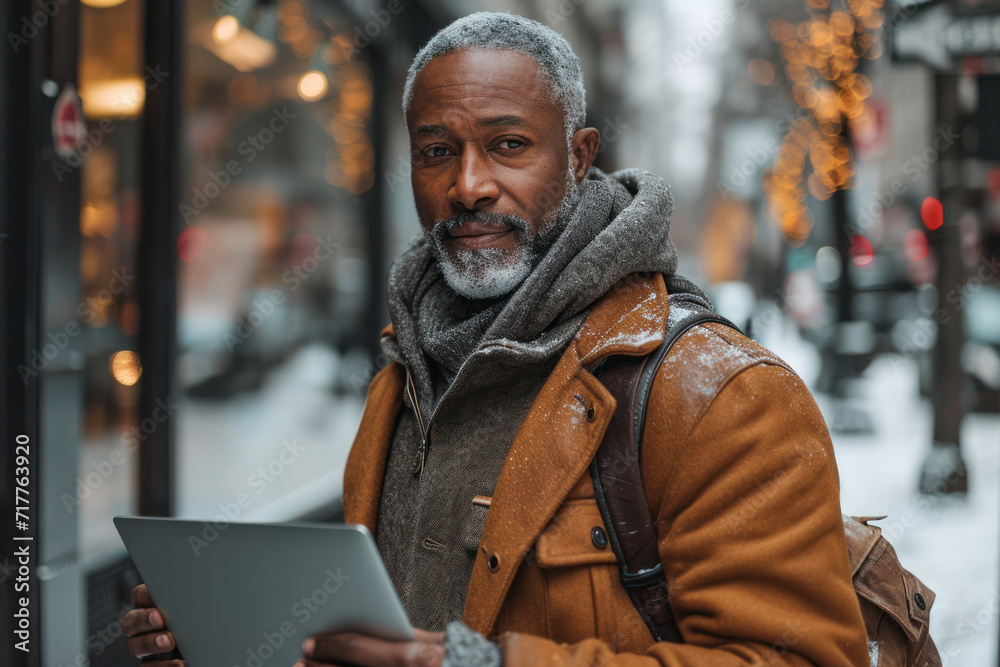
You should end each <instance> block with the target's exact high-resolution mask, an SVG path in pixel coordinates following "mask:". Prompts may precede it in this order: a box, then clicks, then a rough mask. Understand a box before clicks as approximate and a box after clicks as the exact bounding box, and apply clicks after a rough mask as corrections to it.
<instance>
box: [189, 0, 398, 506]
mask: <svg viewBox="0 0 1000 667" xmlns="http://www.w3.org/2000/svg"><path fill="white" fill-rule="evenodd" d="M350 28H351V24H350V23H349V22H348V21H347V20H346V18H345V17H342V16H340V15H338V14H336V13H335V12H334V10H332V9H330V8H328V7H326V6H325V5H323V6H320V5H319V4H318V3H305V2H303V1H301V0H281V1H280V2H254V1H253V0H231V1H230V2H228V3H225V2H221V3H220V2H212V1H211V0H189V2H188V3H187V40H188V46H187V50H186V70H185V75H184V76H185V92H186V99H185V103H184V123H183V136H184V145H183V148H182V160H183V162H182V163H183V165H184V167H183V179H182V188H181V193H182V197H181V201H180V202H179V203H178V214H179V216H180V220H181V222H180V226H181V233H180V239H179V244H178V248H177V254H178V261H179V262H180V271H179V276H180V277H179V285H178V290H179V294H178V338H179V353H178V368H177V377H178V386H179V391H180V394H179V395H178V396H177V397H175V401H176V403H177V404H178V405H179V406H180V407H179V409H178V412H177V420H178V421H177V425H178V430H177V440H176V447H177V479H178V480H179V482H178V484H179V488H178V489H177V493H178V495H177V498H178V503H177V511H178V514H179V515H181V516H193V517H200V518H210V517H214V516H215V515H217V514H219V513H220V512H221V511H222V510H221V507H230V508H232V507H238V508H239V512H240V516H241V518H243V519H246V518H254V517H271V518H291V517H292V516H295V515H296V514H298V513H300V512H302V511H306V510H309V509H312V507H313V506H315V505H316V504H317V503H322V502H324V501H327V500H330V499H332V498H334V497H336V496H339V493H340V479H341V477H342V474H343V469H342V466H343V463H344V461H345V460H346V456H347V452H348V450H349V448H350V444H351V441H352V439H353V436H354V432H355V431H356V429H357V424H358V421H359V419H360V409H361V406H362V402H363V398H364V396H363V393H362V392H363V386H362V387H360V388H359V386H358V383H356V382H354V383H352V382H351V378H350V373H349V372H347V371H346V370H345V369H346V366H345V362H344V360H345V358H349V357H350V353H351V347H352V343H351V341H353V340H356V339H357V338H358V334H357V327H358V323H359V320H360V319H361V314H362V311H363V309H364V308H365V306H366V304H367V303H369V300H370V299H373V298H380V297H381V295H375V294H373V293H371V292H372V289H371V287H370V286H369V285H368V281H367V280H366V270H367V268H366V267H367V257H368V252H369V250H368V248H366V247H365V242H364V235H363V233H362V231H363V227H362V225H363V224H366V222H365V220H364V219H363V214H362V212H363V202H364V198H365V197H366V196H368V195H367V194H366V193H368V191H369V190H370V189H371V188H372V185H373V183H374V148H373V143H372V138H371V136H370V129H369V118H370V116H371V114H372V105H373V88H372V81H371V74H370V69H369V66H368V64H367V63H366V60H365V58H364V57H363V56H364V54H362V53H355V52H354V51H355V50H354V48H353V45H352V42H351V41H350V38H348V36H349V35H350ZM372 224H378V223H377V222H375V223H372ZM238 499H243V502H242V503H239V502H237V501H238ZM279 500H280V501H281V502H279V503H277V504H275V502H276V501H279Z"/></svg>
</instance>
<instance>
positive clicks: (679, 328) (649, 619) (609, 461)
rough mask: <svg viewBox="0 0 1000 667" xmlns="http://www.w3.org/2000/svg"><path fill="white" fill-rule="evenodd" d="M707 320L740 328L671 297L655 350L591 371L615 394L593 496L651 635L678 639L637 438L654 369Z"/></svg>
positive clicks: (595, 469)
mask: <svg viewBox="0 0 1000 667" xmlns="http://www.w3.org/2000/svg"><path fill="white" fill-rule="evenodd" d="M705 322H720V323H722V324H725V325H727V326H730V327H733V328H734V329H737V330H739V327H737V326H736V325H735V324H733V323H732V322H730V321H729V320H727V319H725V318H724V317H722V316H720V315H717V314H716V313H714V312H712V311H710V310H708V309H707V308H705V307H704V306H703V305H701V304H699V303H696V302H692V301H684V300H681V299H677V300H676V301H674V300H672V301H671V302H670V319H669V320H668V322H667V331H666V338H665V339H664V341H663V343H662V344H661V345H660V347H659V348H657V350H656V351H655V352H653V353H652V354H649V355H647V356H645V357H629V356H624V355H618V356H614V357H611V358H609V359H607V360H606V361H605V362H604V363H603V364H602V365H601V367H600V368H599V369H597V372H596V374H597V376H598V378H599V379H600V381H601V382H602V383H603V384H604V386H605V387H606V388H607V390H608V391H609V392H610V393H611V395H612V396H614V397H615V401H616V403H617V409H616V410H615V414H614V415H613V416H612V417H611V421H610V422H609V423H608V427H607V429H606V430H605V432H604V439H603V440H602V441H601V444H600V447H599V448H598V450H597V454H596V455H595V456H594V460H593V461H592V462H591V465H590V475H591V479H592V480H593V484H594V496H595V498H596V499H597V506H598V507H599V508H600V511H601V516H602V517H603V519H604V525H605V528H606V529H607V533H608V541H609V543H610V544H611V548H612V549H613V550H614V553H615V556H616V557H617V559H618V568H619V571H620V573H621V579H622V583H623V584H624V586H625V589H626V590H627V591H628V594H629V597H631V598H632V603H633V604H634V605H635V608H636V611H638V612H639V615H640V616H641V617H642V619H643V621H644V622H645V623H646V627H648V628H649V631H650V633H651V634H652V635H653V638H654V639H656V641H670V642H678V643H679V642H682V641H683V638H682V637H681V633H680V630H679V628H678V627H677V622H676V620H675V619H674V615H673V611H672V610H671V608H670V601H669V591H668V590H667V583H666V579H665V577H664V574H663V565H662V563H661V562H660V556H659V551H658V550H657V539H656V527H655V526H654V525H653V519H652V517H651V516H650V513H649V508H648V506H647V504H646V497H645V494H644V493H643V490H642V476H641V475H640V471H639V456H640V450H639V443H640V442H642V430H643V423H644V422H645V418H646V403H647V401H648V399H649V393H650V390H651V389H652V386H653V378H654V377H655V375H656V370H657V369H658V368H659V367H660V364H661V363H663V359H664V358H665V357H666V356H667V353H668V352H669V351H670V348H671V347H672V346H673V344H674V342H676V341H677V339H678V338H680V337H681V335H683V334H684V332H685V331H687V330H688V329H690V328H691V327H693V326H695V325H697V324H702V323H705Z"/></svg>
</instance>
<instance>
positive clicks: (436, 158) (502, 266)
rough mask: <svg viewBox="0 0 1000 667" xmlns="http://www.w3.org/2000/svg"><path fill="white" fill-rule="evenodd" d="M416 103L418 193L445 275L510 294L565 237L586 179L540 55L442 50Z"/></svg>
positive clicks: (412, 123)
mask: <svg viewBox="0 0 1000 667" xmlns="http://www.w3.org/2000/svg"><path fill="white" fill-rule="evenodd" d="M411 100H412V101H411V103H410V108H409V114H408V118H407V125H408V127H409V130H410V142H411V149H412V165H413V171H412V182H413V194H414V197H415V199H416V205H417V215H418V216H419V218H420V225H421V227H422V228H423V230H424V234H425V235H426V237H427V239H428V241H429V242H430V243H431V246H432V249H433V252H434V255H435V257H436V258H437V260H438V262H439V263H440V265H441V268H442V271H443V273H444V277H445V280H446V281H447V282H448V284H449V285H450V286H451V287H452V289H454V290H455V291H456V292H458V293H459V294H462V295H464V296H467V297H472V298H487V297H495V296H500V295H502V294H506V293H507V292H509V291H511V290H512V289H514V288H515V287H517V285H519V284H520V283H521V282H522V281H523V280H524V278H525V277H527V275H528V274H529V273H530V272H531V270H532V269H533V268H534V266H535V265H536V264H537V261H538V259H540V256H541V255H542V254H544V252H545V250H546V249H547V248H548V247H549V246H550V245H551V243H552V242H553V241H554V237H555V236H557V235H558V233H559V231H560V229H558V228H557V227H556V223H557V213H558V212H559V206H560V203H561V202H562V201H563V199H564V197H565V196H566V195H568V194H569V193H570V191H571V190H573V189H575V187H576V184H577V182H578V180H579V179H578V178H577V173H576V172H578V171H580V170H579V169H577V170H576V171H574V165H573V159H572V155H571V152H570V146H568V145H567V139H566V131H565V126H564V118H563V111H562V108H561V107H559V106H558V105H557V104H556V102H555V101H553V99H552V96H551V93H550V89H549V86H548V85H547V83H546V81H545V80H544V79H543V78H542V76H541V71H540V68H539V66H538V63H537V62H536V61H535V59H534V58H532V57H530V56H527V55H524V54H522V53H518V52H516V51H497V50H463V51H457V52H455V53H450V54H448V55H444V56H438V57H436V58H434V59H433V60H431V61H430V62H429V63H428V64H427V66H426V67H425V68H424V69H423V70H422V71H421V72H420V74H418V75H417V78H416V80H415V81H414V86H413V96H412V98H411ZM595 132H596V131H595ZM574 143H576V141H575V140H574ZM595 146H596V144H595ZM591 159H592V156H591ZM586 162H587V163H586V168H584V169H583V170H582V172H583V174H586V169H587V168H589V163H590V160H587V161H586ZM580 178H582V175H580Z"/></svg>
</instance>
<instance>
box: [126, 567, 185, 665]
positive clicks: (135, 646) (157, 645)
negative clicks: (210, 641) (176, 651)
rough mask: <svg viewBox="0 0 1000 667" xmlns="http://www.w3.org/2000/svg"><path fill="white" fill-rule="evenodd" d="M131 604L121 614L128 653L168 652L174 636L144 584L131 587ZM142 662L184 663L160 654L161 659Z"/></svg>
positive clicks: (138, 656) (141, 655)
mask: <svg viewBox="0 0 1000 667" xmlns="http://www.w3.org/2000/svg"><path fill="white" fill-rule="evenodd" d="M131 598H132V605H133V606H134V607H135V609H133V610H132V611H130V612H126V613H125V615H123V616H122V632H124V633H125V636H126V637H128V638H129V640H128V650H129V653H131V654H132V655H134V656H135V657H137V658H144V657H146V656H150V655H158V654H161V653H169V652H170V651H171V649H173V648H174V646H175V645H176V644H175V643H174V636H173V635H172V634H171V633H170V631H169V630H167V629H166V626H165V625H164V623H163V612H161V611H160V610H159V609H157V608H156V606H155V605H154V604H153V598H152V597H150V595H149V589H148V588H146V584H139V585H138V586H136V587H135V588H133V589H132V595H131ZM143 664H144V665H150V666H151V667H184V665H185V663H184V662H183V661H182V660H176V659H172V656H169V655H164V656H162V658H161V659H159V660H155V661H147V662H144V663H143Z"/></svg>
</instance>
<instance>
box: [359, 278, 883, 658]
mask: <svg viewBox="0 0 1000 667" xmlns="http://www.w3.org/2000/svg"><path fill="white" fill-rule="evenodd" d="M667 316H668V306H667V293H666V288H665V286H664V283H663V279H662V277H661V276H659V275H656V276H654V277H650V278H644V277H630V278H629V279H626V280H623V281H621V282H620V283H619V284H618V285H616V286H615V287H614V288H613V289H612V290H610V291H609V292H608V294H606V295H605V296H604V297H603V298H602V299H601V300H600V301H598V302H597V303H596V304H594V306H593V307H592V308H591V310H590V313H589V315H588V319H587V321H586V323H585V324H584V326H583V327H582V328H581V330H580V333H579V334H578V335H577V337H576V339H575V340H574V341H573V343H572V344H571V345H570V346H569V348H568V349H567V350H566V352H565V353H564V354H563V356H562V358H561V359H560V361H559V363H558V365H557V366H556V368H555V370H554V371H553V373H552V374H551V376H550V377H549V379H548V381H547V382H546V384H545V386H544V387H543V388H542V390H541V392H540V394H539V395H538V397H537V398H536V400H535V402H534V404H533V405H532V408H531V410H530V412H529V413H528V416H527V418H526V419H525V421H524V423H523V425H522V427H521V429H520V431H519V432H518V434H517V436H516V438H515V440H514V442H513V444H512V445H511V448H510V452H509V454H508V457H507V462H506V464H505V465H504V468H503V470H502V472H501V473H500V478H499V480H498V482H497V486H496V491H495V492H494V495H493V500H492V505H491V506H490V509H489V512H488V514H487V520H486V527H485V530H484V532H483V535H482V539H481V541H480V551H479V554H478V556H477V559H476V563H475V566H474V569H473V573H472V579H471V582H470V584H469V590H468V597H467V601H466V607H465V614H464V617H463V619H462V620H463V621H464V622H465V623H466V624H467V625H469V626H470V627H471V628H473V629H475V630H477V631H479V632H481V633H483V634H484V635H486V636H487V637H489V638H491V639H493V640H495V641H497V642H498V643H499V644H500V646H501V648H502V650H503V653H504V664H505V665H507V666H509V667H515V666H517V667H520V666H521V665H542V664H544V665H593V664H601V665H648V666H650V667H653V666H655V665H668V666H670V667H680V666H682V665H684V666H689V667H694V666H697V667H723V666H726V667H728V666H736V665H751V664H754V665H822V666H824V667H827V666H829V667H833V666H847V665H852V666H861V665H868V664H869V661H868V642H867V636H866V633H865V627H864V623H863V621H862V618H861V612H860V608H859V605H858V601H857V597H856V595H855V593H854V590H853V587H852V585H851V575H850V570H849V563H848V556H847V547H846V543H845V538H844V529H843V524H842V519H841V512H840V500H839V479H838V474H837V467H836V464H835V462H834V458H833V448H832V445H831V442H830V437H829V434H828V432H827V428H826V424H825V423H824V420H823V417H822V415H821V414H820V412H819V410H818V408H817V407H816V404H815V402H814V401H813V399H812V396H811V395H810V394H809V391H808V390H807V389H806V387H805V385H804V384H803V383H802V382H801V380H800V379H799V378H798V376H796V375H795V374H794V373H793V372H792V371H791V370H790V369H789V368H788V367H787V366H786V365H785V364H784V362H782V361H781V360H780V359H778V358H777V357H776V356H774V355H773V354H771V353H770V352H768V351H767V350H765V349H764V348H762V347H760V346H759V345H757V344H756V343H754V342H752V341H750V340H749V339H747V338H746V337H744V336H742V335H741V334H739V333H737V332H735V331H733V330H731V329H728V328H726V327H724V326H721V325H717V324H705V325H700V326H698V327H695V328H693V329H692V330H690V331H689V332H688V333H686V334H685V335H684V336H682V337H681V339H680V340H679V341H678V342H677V343H676V344H675V346H674V348H673V350H672V351H671V353H670V355H669V356H668V358H667V359H666V361H665V362H664V363H663V365H662V366H661V368H660V370H659V372H658V374H657V376H656V380H655V381H654V383H653V389H652V395H651V397H650V402H649V406H648V412H647V422H646V430H645V434H644V438H643V449H642V452H643V454H642V456H643V459H642V478H643V485H644V489H645V494H646V499H647V502H648V504H649V508H650V511H651V513H652V515H653V516H654V517H656V526H657V533H658V535H659V552H660V557H661V559H662V561H663V566H664V571H665V573H666V575H667V581H668V584H669V586H670V590H671V593H672V598H671V605H672V607H673V609H674V612H675V614H676V616H677V619H678V621H679V625H680V628H681V631H682V633H683V635H684V639H685V643H684V644H682V645H678V644H667V643H659V644H657V643H654V642H653V640H652V637H651V635H650V634H649V631H648V630H647V629H646V627H645V625H644V624H643V622H642V620H641V619H640V617H639V615H638V613H637V612H636V611H635V608H634V607H633V606H632V602H631V600H630V599H629V597H628V595H627V593H626V592H625V590H624V589H623V587H622V586H621V583H620V579H619V576H618V568H617V564H616V561H615V556H614V553H613V552H612V551H611V550H610V549H608V548H605V549H599V548H597V547H596V546H595V545H594V544H593V542H592V541H591V537H590V533H591V529H592V528H593V527H595V526H601V525H603V522H602V520H601V515H600V513H599V511H598V509H597V505H596V503H595V501H594V489H593V486H592V484H591V481H590V475H589V472H588V465H589V463H590V461H591V459H592V458H593V456H594V453H595V452H596V450H597V447H598V445H599V444H600V442H601V437H602V435H603V431H604V428H605V427H606V425H607V423H608V420H609V419H610V417H611V415H612V413H613V411H614V409H615V402H614V399H613V398H612V397H611V395H610V394H609V393H608V391H607V390H605V388H604V387H603V386H602V385H601V383H600V382H599V381H598V380H597V379H596V378H595V377H594V376H593V375H591V373H590V372H588V370H587V369H589V368H593V366H594V364H596V363H597V362H599V361H600V360H601V359H603V358H605V357H607V356H609V355H612V354H631V355H644V354H648V353H649V352H651V351H653V350H654V349H656V348H657V347H658V346H659V344H660V342H661V341H662V340H663V335H664V322H665V321H666V318H667ZM404 382H405V373H404V369H403V367H402V366H401V365H399V364H396V363H393V364H391V365H390V366H388V367H386V368H385V369H383V370H382V371H381V372H380V373H379V374H378V375H377V376H376V377H375V379H374V380H373V381H372V383H371V386H370V388H369V390H368V399H367V402H366V405H365V410H364V415H363V417H362V420H361V426H360V428H359V431H358V435H357V438H356V440H355V442H354V446H353V448H352V450H351V453H350V456H349V458H348V461H347V468H346V471H345V476H344V512H345V517H346V521H347V522H348V523H360V524H364V525H366V526H367V527H368V528H369V530H371V531H372V533H373V534H374V533H375V521H376V518H377V513H378V507H379V497H380V493H381V484H382V477H383V472H384V469H385V461H386V456H387V454H388V448H389V444H390V442H391V440H392V435H393V428H394V426H395V423H396V415H397V413H398V411H399V410H400V408H401V406H402V394H403V385H404ZM575 395H579V396H580V397H582V398H583V399H584V401H585V402H586V405H587V406H592V407H593V408H594V409H595V412H596V414H595V416H594V419H593V420H592V421H587V420H586V419H585V418H581V414H580V412H581V411H580V403H579V402H578V400H577V399H576V398H574V396H575ZM491 555H495V556H496V557H497V559H498V564H497V567H495V568H494V569H493V570H491V569H490V567H489V565H488V562H489V559H490V558H489V557H490V556H491Z"/></svg>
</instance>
